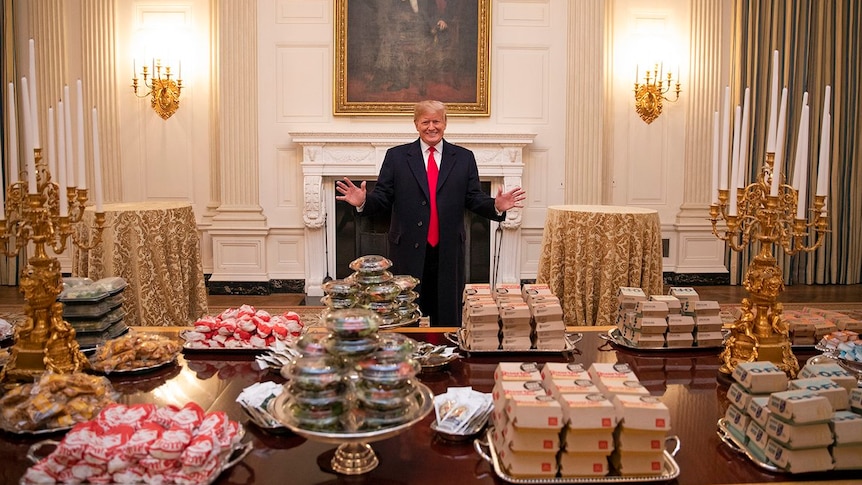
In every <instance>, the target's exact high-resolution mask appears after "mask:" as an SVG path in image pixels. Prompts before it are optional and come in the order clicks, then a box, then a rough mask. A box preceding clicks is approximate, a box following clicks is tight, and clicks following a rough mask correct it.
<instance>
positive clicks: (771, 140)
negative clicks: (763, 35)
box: [766, 50, 778, 153]
mask: <svg viewBox="0 0 862 485" xmlns="http://www.w3.org/2000/svg"><path fill="white" fill-rule="evenodd" d="M777 113H778V51H777V50H775V51H772V82H771V85H770V88H769V124H768V125H767V127H766V151H767V152H769V153H775V137H776V126H775V119H776V118H775V116H776V114H777Z"/></svg>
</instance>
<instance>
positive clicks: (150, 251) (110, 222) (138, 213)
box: [72, 201, 207, 326]
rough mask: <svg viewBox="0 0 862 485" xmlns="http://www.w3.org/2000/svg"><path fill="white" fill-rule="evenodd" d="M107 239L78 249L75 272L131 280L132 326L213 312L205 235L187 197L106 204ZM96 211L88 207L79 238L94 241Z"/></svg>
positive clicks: (180, 321)
mask: <svg viewBox="0 0 862 485" xmlns="http://www.w3.org/2000/svg"><path fill="white" fill-rule="evenodd" d="M104 211H105V218H106V225H107V227H106V229H105V231H104V233H103V237H102V243H101V244H99V245H98V246H96V247H95V248H93V249H91V250H89V251H88V250H81V249H78V248H77V247H76V248H75V250H74V251H73V252H72V270H73V275H75V276H81V277H84V276H86V277H88V278H90V279H92V280H94V281H95V280H97V279H101V278H104V277H107V276H120V277H122V278H124V279H125V280H126V282H127V283H128V286H126V289H125V291H124V292H123V295H124V300H123V306H124V308H125V310H126V317H125V323H126V324H127V325H130V326H131V325H155V326H165V325H188V324H190V323H191V322H192V321H193V320H195V319H197V318H199V317H200V316H202V315H204V314H205V313H206V312H207V295H206V284H205V281H204V275H203V267H202V264H201V251H200V236H199V235H198V231H197V224H196V222H195V215H194V211H193V210H192V206H191V204H189V203H187V202H161V201H158V202H135V203H119V204H105V205H104ZM94 214H95V210H94V208H93V207H92V206H90V207H87V210H86V212H85V213H84V223H83V224H76V225H75V231H76V238H77V239H78V240H82V241H87V242H88V245H91V244H92V243H91V241H92V240H93V237H94V231H93V230H92V226H93V225H94V219H95V217H94Z"/></svg>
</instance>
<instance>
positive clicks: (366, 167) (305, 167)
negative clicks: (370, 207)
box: [290, 132, 536, 296]
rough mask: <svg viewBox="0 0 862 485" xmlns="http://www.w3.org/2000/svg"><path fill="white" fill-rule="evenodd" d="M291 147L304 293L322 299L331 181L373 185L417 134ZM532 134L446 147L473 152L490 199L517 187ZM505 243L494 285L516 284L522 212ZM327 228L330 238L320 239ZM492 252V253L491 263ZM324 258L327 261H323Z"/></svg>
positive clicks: (514, 215) (330, 138)
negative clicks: (295, 160)
mask: <svg viewBox="0 0 862 485" xmlns="http://www.w3.org/2000/svg"><path fill="white" fill-rule="evenodd" d="M290 136H291V140H292V142H293V143H295V144H297V145H299V146H301V147H302V164H301V166H302V175H303V187H304V189H303V191H304V197H305V198H304V206H303V222H304V223H305V228H306V230H305V233H306V234H305V235H306V238H305V253H306V254H305V256H306V257H305V261H306V275H307V279H306V293H307V294H309V295H311V296H321V295H322V294H323V292H322V290H321V289H320V283H319V282H321V281H322V280H323V277H324V274H325V271H326V270H325V268H327V267H333V266H334V264H335V256H334V255H335V251H334V250H330V249H334V248H327V247H326V244H328V243H329V242H330V241H335V234H334V228H332V227H326V225H325V224H324V223H325V220H326V218H327V217H329V218H331V219H334V218H335V195H336V194H335V189H334V187H333V185H334V184H333V183H332V182H333V181H334V180H337V179H341V178H343V177H351V178H361V179H363V180H374V179H376V178H377V174H378V172H379V171H380V165H381V164H382V163H383V157H384V156H385V155H386V150H388V149H389V148H391V147H393V146H396V145H400V144H403V143H410V142H412V141H413V140H415V139H416V138H417V135H416V133H415V132H414V133H291V134H290ZM535 136H536V135H535V134H512V133H499V134H496V133H472V134H467V133H450V134H449V135H448V136H446V138H445V139H446V141H447V142H450V143H455V144H457V145H461V146H463V147H465V148H468V149H470V150H472V151H473V153H474V154H475V156H476V164H477V166H478V169H479V178H480V179H482V180H486V181H490V182H491V193H492V194H493V193H496V191H497V189H498V188H499V187H505V188H512V187H519V186H521V179H522V177H523V174H524V162H523V150H524V147H526V146H528V145H530V144H531V143H533V139H534V138H535ZM500 225H501V226H502V228H503V229H504V230H505V231H506V233H507V237H504V238H502V244H501V247H500V249H499V251H500V253H501V254H503V255H509V256H510V257H501V258H499V262H500V263H499V264H500V267H499V273H498V282H501V283H517V282H519V276H518V275H519V261H520V258H518V257H517V255H518V246H519V242H520V228H521V212H520V210H519V209H513V210H510V211H508V213H507V217H506V220H505V221H504V222H502V223H500ZM324 228H326V230H327V231H328V232H332V233H331V234H326V235H324V234H323V232H324V231H323V229H324ZM494 250H495V248H493V247H492V248H491V255H492V258H493V257H494V256H495V254H494ZM327 258H329V259H330V260H329V261H327ZM490 263H491V262H490V261H489V264H490Z"/></svg>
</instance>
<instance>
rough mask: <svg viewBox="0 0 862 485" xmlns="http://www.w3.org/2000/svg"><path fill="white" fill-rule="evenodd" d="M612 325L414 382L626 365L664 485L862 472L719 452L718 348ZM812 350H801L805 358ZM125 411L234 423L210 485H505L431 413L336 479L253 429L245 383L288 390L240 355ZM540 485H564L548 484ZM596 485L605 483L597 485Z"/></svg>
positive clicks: (116, 380)
mask: <svg viewBox="0 0 862 485" xmlns="http://www.w3.org/2000/svg"><path fill="white" fill-rule="evenodd" d="M609 328H610V327H590V328H570V329H569V331H570V332H581V333H582V334H583V339H582V340H580V341H579V342H578V343H577V344H576V345H575V347H574V348H573V349H572V350H570V351H567V352H535V353H534V352H520V353H507V352H484V353H466V352H462V354H463V355H462V357H461V358H460V359H458V360H455V361H454V362H452V363H450V364H448V366H447V367H445V368H443V369H441V370H439V371H437V372H431V373H425V372H423V373H421V374H419V375H418V380H419V381H420V382H422V383H423V384H425V385H426V386H428V388H430V390H431V391H432V392H433V393H434V394H435V395H436V394H441V393H443V392H446V390H447V389H449V388H452V387H463V386H469V387H472V388H473V389H474V390H476V391H480V392H486V393H487V392H490V391H491V389H492V387H493V385H494V369H495V368H496V366H497V364H498V363H499V362H501V361H528V362H539V363H541V362H551V361H553V362H578V363H582V364H584V365H585V366H588V365H589V364H591V363H593V362H625V363H627V364H629V366H630V367H631V368H632V369H633V370H634V371H635V373H636V374H637V375H638V377H639V378H640V380H641V382H642V383H643V384H644V385H645V386H646V387H647V388H648V389H649V390H650V392H651V394H652V395H655V396H659V397H660V399H661V400H662V402H664V403H665V404H666V405H667V406H668V408H669V409H670V415H671V430H670V432H669V434H671V435H675V436H677V437H678V438H679V441H680V449H679V452H678V453H677V454H676V456H675V457H674V460H675V462H676V463H677V464H678V466H679V469H680V473H679V476H678V478H676V479H675V480H673V481H672V482H671V483H678V484H692V485H694V484H697V485H703V484H736V483H740V484H741V483H771V484H772V483H776V482H803V483H824V484H825V483H829V484H831V485H834V484H845V485H849V484H850V483H859V482H858V481H854V480H856V479H857V478H858V477H859V473H860V472H859V471H858V470H857V471H843V472H835V471H833V472H824V473H814V474H806V475H798V476H796V475H790V474H785V473H773V472H769V471H765V470H763V469H762V468H760V467H758V466H757V465H756V464H754V463H752V462H751V461H749V460H748V459H747V458H746V457H745V456H743V455H741V454H739V453H737V452H735V451H733V450H732V449H731V448H730V447H728V446H727V445H725V444H724V443H722V441H721V440H720V439H719V437H718V436H717V434H716V429H717V422H718V419H719V418H720V417H722V416H723V414H724V409H726V407H727V405H728V404H727V399H726V398H725V394H726V392H727V388H728V386H729V383H728V382H727V381H726V379H723V378H722V377H721V376H720V375H719V373H718V367H719V359H718V357H717V354H718V351H717V350H714V349H713V350H700V351H670V352H656V351H653V352H644V351H632V350H631V349H628V348H625V347H619V346H615V345H613V344H609V343H608V341H606V340H605V339H603V338H602V336H603V335H606V334H607V332H608V330H609ZM179 330H180V328H178V327H154V328H147V329H139V330H138V331H154V332H160V333H164V334H167V335H177V334H178V332H179ZM454 330H455V329H454V328H418V327H417V328H401V329H398V331H399V332H401V333H405V334H406V335H408V336H411V337H413V338H415V339H417V340H420V341H427V342H431V343H438V344H449V345H452V344H451V343H450V341H449V340H447V334H448V333H449V332H452V331H454ZM807 355H809V353H798V355H797V357H798V358H800V360H801V361H804V359H805V358H807ZM110 380H111V381H112V384H113V386H114V388H115V390H117V391H118V392H119V393H120V395H121V397H120V402H122V403H126V404H134V403H154V404H158V405H169V404H176V405H183V404H185V403H187V402H189V401H194V402H197V403H198V404H199V405H201V406H202V407H203V408H204V409H205V410H207V411H216V410H220V411H225V412H226V413H227V414H228V416H229V417H230V418H231V419H233V420H237V421H239V422H240V423H242V424H243V425H244V427H245V429H246V436H245V438H244V439H245V440H247V441H250V442H251V443H252V446H253V449H252V451H251V452H250V453H249V454H248V455H247V456H246V457H245V458H244V459H243V460H242V461H241V462H240V463H238V464H236V465H234V466H233V467H231V468H229V469H227V470H225V471H224V472H223V473H222V474H221V475H220V476H219V477H218V478H217V479H216V480H215V482H214V483H215V484H220V485H237V484H251V483H258V484H275V483H290V484H297V485H302V484H375V485H381V484H383V485H394V484H411V485H414V484H434V485H439V484H441V483H445V484H447V485H456V484H502V483H505V482H504V481H503V480H502V479H501V478H500V477H499V476H498V474H497V473H496V472H495V470H494V468H493V467H492V466H491V465H490V464H489V463H488V462H486V461H485V460H484V459H483V458H482V457H481V456H480V455H479V454H478V453H477V452H476V450H475V449H474V443H473V442H472V441H464V442H452V441H447V440H445V439H442V438H441V437H440V436H439V435H437V434H436V433H435V432H434V431H433V430H432V429H431V427H430V425H431V424H432V421H434V419H435V418H434V412H433V411H432V412H431V413H430V414H429V415H427V416H426V417H425V418H423V419H422V420H421V421H419V422H417V423H416V424H415V425H413V426H412V427H410V428H409V429H407V430H406V431H404V432H403V433H401V434H398V435H396V436H393V437H391V438H388V439H385V440H382V441H377V442H374V443H371V446H372V448H373V450H374V452H375V453H376V455H377V457H378V459H379V465H378V466H377V467H376V468H374V469H373V470H371V471H369V472H367V473H365V474H362V475H355V476H346V475H339V474H337V473H335V472H333V470H332V469H331V465H330V463H331V460H332V457H333V454H334V451H335V448H336V446H337V445H334V444H330V443H324V442H319V441H316V440H315V439H312V438H305V437H302V436H299V435H297V434H294V433H292V432H290V431H286V430H285V431H284V432H278V433H272V432H269V431H265V430H262V429H260V428H258V427H257V426H255V425H254V424H253V423H251V422H250V421H249V420H248V418H247V417H246V415H245V414H244V412H243V411H242V409H241V407H240V406H239V405H238V404H237V403H236V398H237V396H238V395H239V393H240V392H242V390H243V389H244V388H246V387H247V386H249V385H251V384H254V383H255V382H261V381H275V382H284V381H283V379H282V377H281V376H280V375H279V374H278V373H276V372H273V371H272V370H259V369H258V368H257V366H256V365H255V364H254V355H251V354H248V353H242V352H224V353H218V352H204V351H184V352H183V354H182V355H180V357H179V359H178V362H177V363H176V364H172V365H170V366H168V367H165V368H162V369H159V370H156V371H154V372H152V373H149V374H140V375H136V376H129V377H122V378H120V377H110ZM46 438H50V439H61V438H62V435H57V436H21V435H14V434H9V433H5V432H4V433H0V460H2V461H3V466H2V467H0V483H8V484H12V483H18V482H19V480H20V478H21V477H22V475H23V474H24V472H25V471H26V469H27V467H28V466H29V465H30V462H28V461H27V460H26V459H24V457H25V456H26V454H27V451H28V449H29V448H30V447H31V446H32V445H33V444H34V443H37V442H39V441H41V440H44V439H46ZM543 483H566V482H565V481H564V480H555V481H550V482H543ZM593 483H602V479H597V480H595V482H593Z"/></svg>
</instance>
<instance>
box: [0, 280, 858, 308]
mask: <svg viewBox="0 0 862 485" xmlns="http://www.w3.org/2000/svg"><path fill="white" fill-rule="evenodd" d="M694 289H695V290H696V291H697V292H698V294H699V295H700V299H701V300H715V301H718V302H719V303H735V302H739V301H741V300H742V298H744V297H746V296H748V292H746V291H745V288H743V287H741V286H727V285H723V286H695V287H694ZM314 300H315V299H311V298H309V299H308V300H306V297H305V295H303V294H299V293H276V294H272V295H266V296H248V295H241V296H225V295H210V297H209V299H208V303H209V306H210V307H212V308H227V307H235V306H239V305H243V304H248V305H252V306H255V307H260V308H266V307H268V306H290V305H305V304H309V305H316V304H318V302H317V301H314ZM779 300H780V301H782V302H784V303H852V302H855V303H862V285H793V286H788V287H787V289H786V290H785V291H784V293H782V294H781V297H780V298H779ZM18 303H20V304H23V303H24V297H23V295H21V293H20V292H19V291H18V287H17V286H0V305H13V304H18Z"/></svg>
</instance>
